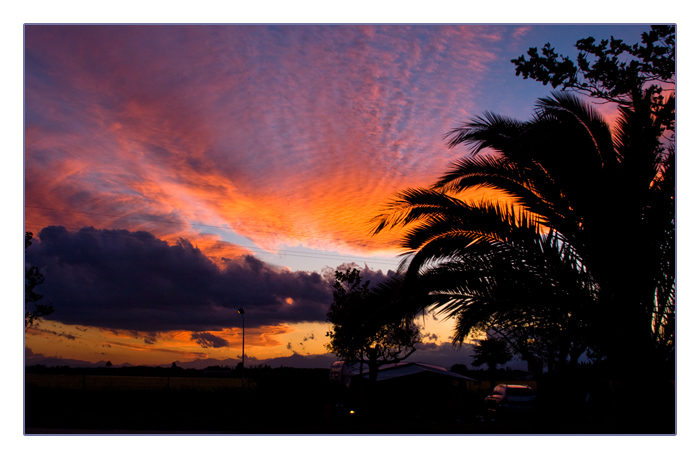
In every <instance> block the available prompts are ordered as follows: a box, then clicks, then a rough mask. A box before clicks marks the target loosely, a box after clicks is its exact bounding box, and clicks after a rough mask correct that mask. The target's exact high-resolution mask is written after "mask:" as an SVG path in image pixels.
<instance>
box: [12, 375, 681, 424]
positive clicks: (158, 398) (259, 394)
mask: <svg viewBox="0 0 700 459" xmlns="http://www.w3.org/2000/svg"><path fill="white" fill-rule="evenodd" d="M115 378H119V377H118V376H117V377H115ZM27 381H28V382H27V384H26V387H25V419H24V421H25V433H26V434H29V435H32V434H37V435H90V434H96V435H104V434H114V435H162V434H169V435H187V434H194V435H255V434H263V435H345V434H347V435H373V434H383V435H419V434H426V435H498V434H501V435H502V434H513V435H580V434H589V435H606V434H661V435H669V434H670V435H673V434H674V433H675V400H674V399H675V396H674V393H673V392H672V391H669V390H666V391H657V393H656V394H654V396H653V397H651V398H650V399H649V400H646V401H645V403H646V404H647V407H646V408H645V409H644V411H645V412H646V413H647V415H645V417H644V419H643V420H642V419H641V418H639V417H635V416H629V415H626V414H625V413H616V412H615V410H614V409H613V407H612V405H611V404H610V403H608V400H607V399H604V398H602V397H599V398H598V400H597V403H590V401H591V400H588V402H589V403H581V401H580V400H570V399H563V398H561V396H560V394H557V393H555V391H553V390H551V389H549V390H548V389H547V388H546V387H542V389H541V390H539V391H538V399H539V405H538V408H537V410H536V411H535V412H533V413H528V414H523V415H516V416H503V417H498V418H496V419H492V418H491V416H490V415H489V414H488V413H486V412H485V410H484V407H483V397H484V394H483V393H478V392H466V391H465V392H464V393H460V394H457V395H456V396H455V393H453V392H450V391H439V390H438V391H435V390H425V391H423V392H421V391H416V390H415V388H412V389H411V390H409V391H406V392H405V393H402V392H401V391H397V390H395V389H393V388H392V390H391V391H389V392H382V391H381V389H379V390H374V391H373V392H368V390H367V389H366V388H364V389H363V390H355V391H350V390H347V389H345V388H344V387H339V386H338V385H335V384H331V383H330V382H329V381H328V371H327V370H299V369H291V368H290V369H275V370H271V371H268V372H267V374H262V375H258V377H257V378H256V380H255V381H254V382H253V383H252V384H251V385H250V386H248V387H246V388H245V390H241V388H240V387H236V388H232V387H231V386H230V385H229V386H228V387H217V386H216V385H212V384H204V383H205V382H207V381H203V384H202V385H201V386H197V387H190V388H189V389H188V388H179V389H177V390H175V389H174V387H175V384H168V386H165V387H156V388H150V389H144V388H138V389H130V388H128V387H127V388H125V387H124V386H123V385H122V386H118V387H117V386H114V387H100V388H90V386H89V385H86V386H83V387H74V388H65V387H47V386H46V385H43V386H42V385H41V384H38V383H37V382H36V379H32V381H31V382H29V379H28V380H27ZM169 383H170V381H169ZM224 386H225V385H224ZM447 392H450V398H449V399H448V398H445V397H443V396H441V395H444V394H447Z"/></svg>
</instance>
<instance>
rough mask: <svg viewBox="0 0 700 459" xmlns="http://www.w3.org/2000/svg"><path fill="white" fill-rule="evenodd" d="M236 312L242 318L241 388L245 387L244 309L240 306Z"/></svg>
mask: <svg viewBox="0 0 700 459" xmlns="http://www.w3.org/2000/svg"><path fill="white" fill-rule="evenodd" d="M238 313H239V314H240V315H241V319H242V320H243V352H242V356H241V360H242V364H241V388H242V389H245V309H243V308H240V309H238Z"/></svg>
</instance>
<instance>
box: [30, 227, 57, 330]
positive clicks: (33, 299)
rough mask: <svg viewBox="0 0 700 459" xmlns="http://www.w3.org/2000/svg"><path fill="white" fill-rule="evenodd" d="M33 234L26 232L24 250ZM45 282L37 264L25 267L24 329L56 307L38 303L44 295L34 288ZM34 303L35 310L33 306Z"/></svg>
mask: <svg viewBox="0 0 700 459" xmlns="http://www.w3.org/2000/svg"><path fill="white" fill-rule="evenodd" d="M32 236H33V234H32V233H31V232H30V231H25V233H24V252H25V253H26V252H27V249H28V248H29V246H30V245H32ZM43 283H44V276H43V275H42V274H41V272H40V271H39V268H37V267H36V266H31V267H26V266H25V268H24V329H25V330H26V329H27V328H29V327H31V326H32V325H34V322H35V321H36V320H37V319H38V318H40V317H44V316H47V315H49V314H51V313H52V312H53V311H54V309H53V305H46V304H38V303H37V302H38V301H40V300H41V299H42V298H43V297H44V296H43V295H41V294H39V293H37V292H35V291H34V289H35V288H36V287H37V286H39V285H41V284H43ZM32 304H33V306H34V307H33V310H30V309H32V308H31V306H32Z"/></svg>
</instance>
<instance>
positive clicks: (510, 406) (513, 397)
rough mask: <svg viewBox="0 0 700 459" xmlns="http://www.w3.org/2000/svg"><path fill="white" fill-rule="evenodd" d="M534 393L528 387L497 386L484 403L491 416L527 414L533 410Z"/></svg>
mask: <svg viewBox="0 0 700 459" xmlns="http://www.w3.org/2000/svg"><path fill="white" fill-rule="evenodd" d="M535 399H536V396H535V391H534V390H532V388H531V387H530V386H523V385H517V384H499V385H497V386H496V387H494V388H493V391H492V392H491V394H489V395H488V396H487V397H486V398H485V399H484V401H485V402H486V410H487V412H488V413H489V414H491V415H496V414H499V415H502V414H515V413H527V412H531V411H533V410H534V409H535Z"/></svg>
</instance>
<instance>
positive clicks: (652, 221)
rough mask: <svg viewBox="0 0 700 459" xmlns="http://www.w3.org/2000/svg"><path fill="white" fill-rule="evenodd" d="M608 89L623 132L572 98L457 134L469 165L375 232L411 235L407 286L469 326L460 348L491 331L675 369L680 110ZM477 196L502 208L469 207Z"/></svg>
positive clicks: (399, 202) (559, 96) (389, 215)
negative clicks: (535, 336)
mask: <svg viewBox="0 0 700 459" xmlns="http://www.w3.org/2000/svg"><path fill="white" fill-rule="evenodd" d="M666 38H667V39H668V40H669V41H671V42H672V39H673V37H672V36H666ZM615 46H620V45H618V44H617V43H616V45H615ZM601 52H604V51H601ZM671 57H672V55H671ZM620 65H622V64H620ZM664 76H665V74H664ZM601 79H602V77H601ZM543 81H550V82H551V81H552V80H544V79H543ZM635 81H639V82H646V81H647V79H645V78H641V77H640V79H638V80H635ZM608 86H609V87H610V88H612V89H614V94H615V96H620V97H623V96H624V98H625V101H626V103H625V104H623V105H621V106H620V115H619V117H618V121H617V124H616V126H615V127H614V129H611V128H610V127H609V126H608V125H607V123H606V122H605V120H604V119H603V118H602V117H601V116H600V115H599V114H598V113H597V112H596V111H595V110H594V109H593V108H592V107H591V106H590V105H589V104H586V103H584V102H583V101H581V100H580V99H578V98H577V97H575V96H574V95H572V94H570V93H555V94H553V95H552V96H551V97H548V98H544V99H540V100H539V101H538V103H537V105H536V109H535V116H534V117H533V119H532V120H530V121H526V122H522V121H518V120H513V119H509V118H505V117H501V116H498V115H495V114H492V113H487V114H485V115H484V116H483V117H481V118H477V119H474V120H472V121H471V122H469V123H466V124H465V125H463V126H461V127H459V128H457V129H455V130H454V131H452V132H451V133H450V134H449V135H450V136H451V138H450V141H449V145H450V146H451V147H455V146H458V145H467V146H469V147H471V152H470V154H469V156H467V157H465V158H463V159H462V160H459V161H457V162H456V163H454V165H453V166H452V168H451V170H450V171H448V173H447V174H445V175H444V176H443V177H442V178H441V179H440V180H439V181H438V182H437V183H436V184H435V185H434V186H433V187H432V188H430V189H409V190H407V191H404V192H402V193H400V194H399V196H398V197H397V198H396V199H395V200H394V201H393V202H391V203H390V205H389V207H388V210H387V211H386V212H385V213H383V214H381V215H379V216H378V217H377V219H376V221H375V223H376V227H375V229H376V231H382V230H384V229H386V228H392V227H402V228H406V233H405V236H404V238H403V239H402V245H403V246H404V247H405V248H406V249H407V254H408V257H407V258H406V259H405V260H404V263H403V265H402V270H403V271H404V273H405V275H406V279H407V284H408V285H409V286H410V288H412V289H414V290H415V289H418V288H419V287H420V288H423V290H424V292H425V293H424V302H423V305H422V307H429V308H433V309H437V310H439V311H440V312H443V313H446V314H448V315H452V316H455V317H457V319H458V327H457V330H456V333H455V338H456V339H461V338H463V337H464V336H466V335H467V334H468V333H469V331H470V330H472V329H474V328H476V327H479V326H481V327H482V328H483V326H484V325H491V326H494V327H495V328H500V329H501V330H511V331H512V330H515V331H517V333H515V334H514V336H513V338H518V336H517V335H520V336H521V337H523V338H525V339H515V340H512V341H513V342H517V341H521V342H528V341H529V340H530V338H529V336H528V333H525V331H527V330H538V333H539V334H540V335H543V336H541V341H550V342H554V343H557V342H558V343H559V344H563V343H565V342H566V341H567V338H566V336H567V335H570V338H571V339H570V340H569V345H570V346H569V347H570V348H569V354H570V358H571V360H572V361H575V360H576V355H575V354H576V352H578V350H580V349H581V346H582V345H583V346H584V348H585V347H592V348H594V349H595V350H596V351H597V352H598V353H599V354H598V355H604V356H606V357H607V358H610V359H612V360H614V361H615V362H617V364H620V365H623V366H625V367H627V368H626V369H627V370H631V368H632V366H635V365H639V364H640V363H641V362H642V361H643V360H644V359H648V358H650V357H652V356H657V357H660V358H662V359H664V358H665V359H670V358H671V355H672V352H673V349H674V333H673V329H674V324H675V322H674V314H675V312H674V311H675V270H674V264H675V259H674V250H673V247H674V246H675V243H674V233H675V211H674V195H675V174H674V163H675V151H674V149H673V148H672V146H668V145H667V142H665V139H664V137H663V135H664V133H665V132H667V131H666V128H667V127H669V126H673V122H672V120H673V117H674V116H675V111H674V103H675V101H674V98H673V96H670V97H668V98H666V99H665V100H661V99H660V98H659V97H657V96H658V94H659V90H658V89H657V88H656V87H654V86H651V87H649V88H647V89H644V88H637V87H635V88H632V89H629V90H628V93H625V94H623V92H622V89H623V88H629V86H627V83H625V84H619V85H615V84H608ZM477 187H482V188H488V189H490V190H491V191H492V192H493V191H495V192H499V193H500V195H496V196H497V197H495V198H492V200H491V201H486V202H474V201H465V200H464V199H462V198H460V195H461V194H462V193H463V192H465V191H468V190H471V189H474V188H477ZM550 267H551V269H550ZM523 293H525V295H523ZM412 295H413V296H416V294H415V293H412ZM418 296H420V294H418ZM538 296H542V298H544V301H540V302H538V301H537V298H538ZM530 317H532V318H533V319H534V320H532V321H530V320H527V319H528V318H530ZM547 324H549V325H550V326H549V327H544V325H547ZM557 335H558V336H557ZM576 335H578V336H576ZM581 337H583V338H584V340H583V341H581V340H580V339H579V338H581ZM575 341H581V342H579V343H578V344H576V343H575ZM550 350H551V346H550ZM562 350H563V346H562ZM572 350H574V352H573V353H572V352H571V351H572ZM521 351H525V352H526V353H527V352H528V350H527V349H521ZM549 354H550V355H552V353H551V352H549ZM556 354H559V355H561V354H562V352H557V353H556ZM637 356H639V357H637ZM641 356H644V357H641ZM632 362H634V365H633V364H632Z"/></svg>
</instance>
